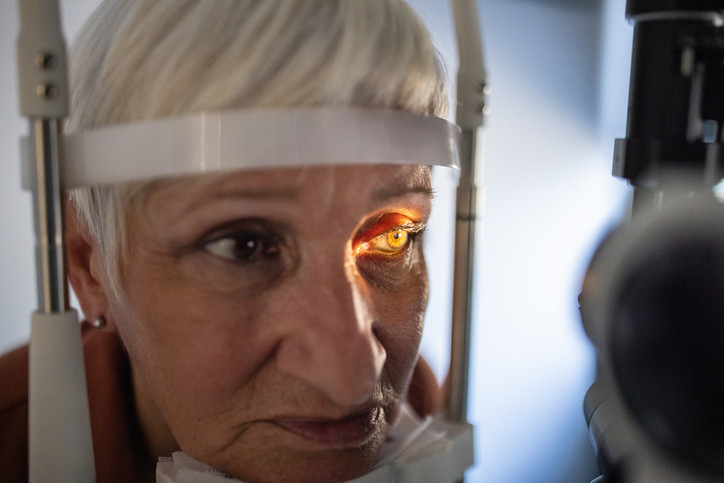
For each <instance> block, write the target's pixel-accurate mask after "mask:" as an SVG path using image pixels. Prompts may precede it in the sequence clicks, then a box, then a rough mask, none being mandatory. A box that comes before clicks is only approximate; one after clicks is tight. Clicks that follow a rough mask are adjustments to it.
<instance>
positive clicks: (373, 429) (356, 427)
mask: <svg viewBox="0 0 724 483" xmlns="http://www.w3.org/2000/svg"><path fill="white" fill-rule="evenodd" d="M381 420H382V407H380V406H375V407H372V408H369V409H365V410H363V411H359V412H355V413H353V414H350V415H348V416H345V417H343V418H340V419H333V418H323V417H322V418H281V419H275V420H274V421H272V422H273V423H274V424H276V425H277V426H280V427H281V428H283V429H285V430H287V431H289V432H291V433H293V434H294V435H296V436H299V437H301V438H304V439H306V440H308V441H311V442H313V443H318V444H320V445H322V446H332V447H354V446H361V445H363V444H365V443H366V442H368V441H369V440H370V439H371V438H372V437H373V436H374V435H375V434H376V433H377V431H378V429H379V425H380V421H381Z"/></svg>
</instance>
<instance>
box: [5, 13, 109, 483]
mask: <svg viewBox="0 0 724 483" xmlns="http://www.w3.org/2000/svg"><path fill="white" fill-rule="evenodd" d="M18 6H19V12H20V32H19V34H18V41H17V52H18V88H19V100H20V112H21V114H22V115H23V116H25V117H27V118H28V120H29V127H30V136H29V137H30V142H31V146H30V148H29V151H30V154H31V156H30V157H31V159H33V165H32V167H30V170H29V171H31V172H32V174H33V182H32V190H33V215H34V218H35V236H36V243H35V254H36V274H37V288H38V310H37V311H36V312H34V313H33V314H32V316H31V324H30V351H29V375H28V378H29V380H28V473H29V475H28V476H29V481H31V482H33V483H41V482H46V481H73V482H79V483H86V482H87V483H91V482H93V481H95V462H94V456H93V444H92V436H91V426H90V415H89V410H88V407H89V406H88V396H87V388H86V378H85V366H84V363H83V346H82V342H81V333H80V325H79V323H78V314H77V313H76V312H75V311H74V310H69V308H68V282H67V281H66V277H65V258H64V252H63V197H62V185H61V180H60V172H61V169H60V166H61V162H62V160H61V159H60V157H61V149H60V142H61V122H62V119H63V118H64V117H66V116H67V114H68V89H67V69H66V54H65V40H64V38H63V34H62V32H61V28H60V25H61V24H60V8H59V6H58V1H57V0H20V1H19V2H18Z"/></svg>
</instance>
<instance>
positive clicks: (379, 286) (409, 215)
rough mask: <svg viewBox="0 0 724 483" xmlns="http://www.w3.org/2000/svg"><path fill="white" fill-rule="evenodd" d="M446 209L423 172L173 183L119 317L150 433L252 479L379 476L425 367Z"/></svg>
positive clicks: (142, 229) (159, 204) (240, 176)
mask: <svg viewBox="0 0 724 483" xmlns="http://www.w3.org/2000/svg"><path fill="white" fill-rule="evenodd" d="M430 208H431V185H430V176H429V168H427V167H419V166H374V167H320V168H299V169H278V170H268V171H259V172H246V173H237V174H231V175H227V176H224V177H221V176H219V177H213V178H207V179H202V178H186V179H181V180H175V181H167V182H166V181H164V182H160V183H158V185H157V186H155V187H154V188H153V189H152V190H151V192H150V194H149V195H148V197H147V198H146V199H145V200H144V201H143V203H142V206H140V207H139V208H138V209H136V210H135V211H134V212H133V213H132V215H131V218H130V230H129V243H128V256H127V258H126V259H125V261H124V262H123V264H122V267H121V271H122V274H123V275H122V283H123V287H124V291H125V296H124V297H123V302H122V303H118V304H115V305H114V306H113V307H112V308H111V317H112V320H113V322H114V323H115V325H116V327H117V328H118V331H119V333H120V335H121V337H122V339H123V342H124V344H125V346H126V347H127V349H128V352H129V355H130V358H131V361H132V366H133V374H134V387H135V391H136V395H135V398H136V402H137V405H138V411H139V418H140V420H141V424H142V426H143V429H144V431H145V433H146V435H147V437H148V438H149V439H153V438H154V437H155V436H154V432H157V433H158V432H160V431H161V430H159V428H164V430H165V428H168V429H170V432H171V433H172V435H173V438H174V439H175V441H176V443H177V444H178V446H179V447H180V448H182V449H183V450H184V451H186V452H187V453H188V454H189V455H191V456H192V457H194V458H196V459H198V460H200V461H203V462H205V463H207V464H210V465H212V466H215V467H217V468H219V469H222V470H224V471H227V472H229V473H231V474H232V475H234V476H235V477H237V478H241V479H246V480H253V481H257V480H268V481H287V480H293V481H307V480H313V481H320V480H323V479H329V480H344V479H351V478H353V477H356V476H359V475H360V474H362V473H365V472H366V471H368V470H369V469H370V468H371V466H372V465H373V464H374V460H375V455H376V450H377V449H378V447H379V446H380V444H381V443H382V441H383V440H384V436H385V433H386V431H387V429H388V428H389V426H390V424H391V423H392V422H393V421H394V419H395V417H396V413H397V410H398V405H399V403H400V400H401V398H402V397H403V395H404V393H405V391H406V388H407V384H408V381H409V377H410V374H411V371H412V368H413V366H414V364H415V361H416V357H417V349H418V343H419V340H420V334H421V329H422V320H423V313H424V310H425V305H426V302H427V294H428V285H427V274H426V268H425V263H424V260H423V253H422V245H421V241H422V240H421V238H422V237H421V234H422V230H423V228H424V226H425V223H426V222H427V219H428V216H429V213H430Z"/></svg>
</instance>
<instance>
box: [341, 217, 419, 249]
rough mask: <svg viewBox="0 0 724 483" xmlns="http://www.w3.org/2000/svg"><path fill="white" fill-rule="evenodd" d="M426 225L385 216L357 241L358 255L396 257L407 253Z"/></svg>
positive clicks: (362, 233)
mask: <svg viewBox="0 0 724 483" xmlns="http://www.w3.org/2000/svg"><path fill="white" fill-rule="evenodd" d="M423 230H424V225H423V224H420V223H415V222H414V221H412V220H410V219H409V218H407V217H406V216H404V215H400V214H390V215H384V216H382V217H380V218H379V219H377V220H375V221H374V222H373V223H372V224H371V226H368V227H367V228H366V229H364V230H362V231H361V233H360V234H359V235H358V236H357V237H356V240H355V252H356V254H357V255H363V256H364V255H373V256H374V255H378V256H394V255H397V254H401V253H405V252H406V251H407V250H408V248H409V247H410V244H411V243H412V242H413V240H414V239H415V238H416V237H417V235H419V234H420V233H422V231H423Z"/></svg>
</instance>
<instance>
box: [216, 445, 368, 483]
mask: <svg viewBox="0 0 724 483" xmlns="http://www.w3.org/2000/svg"><path fill="white" fill-rule="evenodd" d="M378 449H379V445H375V446H374V448H371V447H361V448H355V449H347V450H337V451H329V452H324V453H315V454H306V455H280V454H274V455H272V456H271V457H269V458H264V460H266V461H267V462H266V463H262V461H260V460H257V461H256V462H255V463H254V464H252V466H253V468H250V467H249V466H247V465H244V466H245V468H240V469H239V471H238V472H237V471H233V470H232V471H230V472H229V473H230V474H231V475H232V476H233V477H235V478H238V479H240V480H242V481H244V482H247V483H257V482H259V483H265V482H279V483H286V482H294V483H307V482H310V483H311V482H314V483H327V482H329V483H331V482H343V481H349V480H353V479H355V478H359V477H360V476H363V475H365V474H367V473H369V472H370V471H371V470H372V468H373V467H374V465H375V462H376V458H377V450H378ZM260 463H261V464H260ZM249 470H251V471H249Z"/></svg>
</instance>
